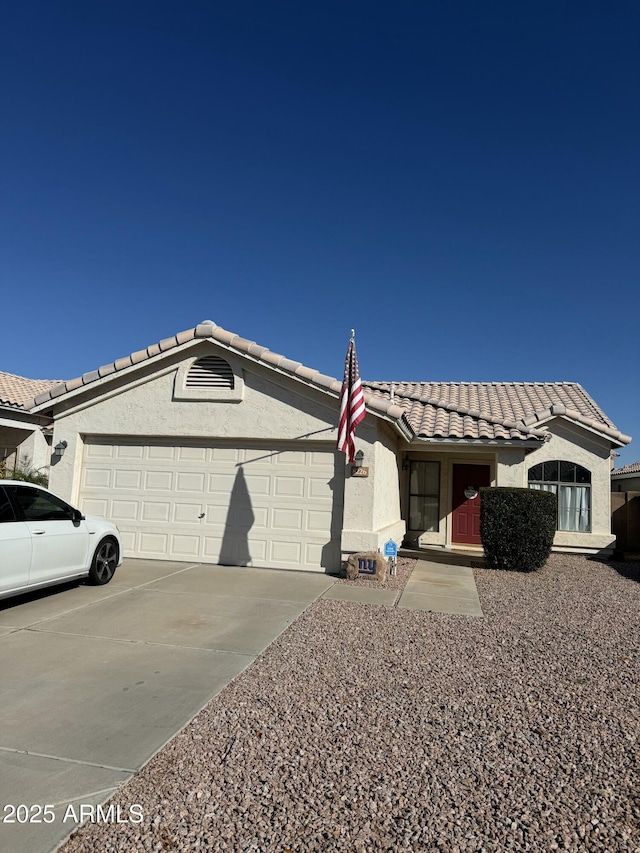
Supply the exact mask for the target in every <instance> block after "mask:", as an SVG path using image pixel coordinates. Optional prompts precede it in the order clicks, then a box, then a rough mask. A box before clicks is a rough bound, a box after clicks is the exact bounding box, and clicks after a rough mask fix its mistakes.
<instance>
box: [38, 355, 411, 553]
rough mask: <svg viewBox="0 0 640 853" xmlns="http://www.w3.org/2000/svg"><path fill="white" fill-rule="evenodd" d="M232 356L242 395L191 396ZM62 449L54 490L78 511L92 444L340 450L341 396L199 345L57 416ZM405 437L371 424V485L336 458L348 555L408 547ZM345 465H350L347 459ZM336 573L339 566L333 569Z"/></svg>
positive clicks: (71, 403) (121, 377)
mask: <svg viewBox="0 0 640 853" xmlns="http://www.w3.org/2000/svg"><path fill="white" fill-rule="evenodd" d="M208 354H219V355H223V356H224V358H225V359H226V360H227V361H228V362H229V363H230V364H231V366H232V368H233V371H234V375H235V379H236V382H235V389H234V392H233V393H232V394H230V393H229V392H228V391H226V392H225V391H221V392H219V393H218V391H217V390H216V389H207V390H205V391H203V390H202V389H195V390H194V391H193V392H192V391H191V390H190V389H185V387H184V377H185V375H186V372H187V369H188V367H189V365H190V364H191V363H193V361H194V360H195V359H196V358H199V357H202V356H204V355H208ZM54 414H55V434H54V442H55V443H57V442H59V441H66V442H67V449H66V452H65V454H64V456H63V458H62V459H60V460H58V461H57V462H56V464H55V465H53V466H52V468H51V477H50V487H51V488H52V490H53V491H55V492H57V493H58V494H60V495H61V496H62V497H65V498H67V499H68V500H70V501H71V502H73V503H77V502H78V499H79V495H80V490H81V473H82V465H83V456H84V445H85V441H86V440H87V439H90V438H92V437H96V436H100V437H105V436H106V437H109V436H110V437H113V440H114V443H116V442H118V441H119V440H121V439H124V438H132V437H148V438H149V439H155V440H158V439H163V440H165V441H166V442H167V443H169V442H170V441H171V440H172V439H210V438H213V437H215V438H217V439H228V440H229V441H230V442H238V443H246V442H251V441H256V442H258V441H259V442H265V441H270V440H272V441H277V442H282V443H284V444H286V445H287V446H290V445H298V444H299V445H300V446H301V447H304V446H305V445H309V446H310V445H311V443H313V445H314V446H318V445H320V446H323V447H325V448H326V449H327V450H331V451H333V450H334V448H335V444H336V439H337V420H338V401H337V398H336V396H335V395H332V394H328V393H323V392H322V391H320V390H318V389H316V388H311V387H309V385H308V384H306V383H305V382H304V381H297V380H296V379H294V378H292V377H291V376H288V375H284V374H281V373H279V372H278V371H275V370H270V369H269V368H267V367H265V366H264V365H262V364H254V363H252V362H251V361H250V360H249V359H246V360H245V359H242V358H238V357H237V356H236V355H234V354H230V353H228V352H226V351H225V350H224V348H222V347H219V346H217V345H215V344H213V343H211V342H209V341H199V342H196V343H192V344H189V345H186V346H184V347H181V348H178V349H176V350H172V351H171V352H170V353H167V354H163V355H161V356H159V357H157V358H155V359H150V360H148V361H146V362H144V363H143V364H142V365H139V366H138V367H136V368H131V369H130V370H128V371H123V372H122V373H118V374H115V375H111V376H108V377H105V378H104V379H102V380H99V381H98V382H96V383H92V384H91V385H90V386H89V387H86V388H81V389H79V391H78V392H77V393H74V394H69V395H66V396H65V398H64V399H63V400H61V401H60V403H59V404H58V405H56V406H55V408H54ZM398 440H399V438H398V436H397V434H396V433H395V432H394V431H393V429H392V428H391V427H390V426H389V425H388V424H387V423H385V422H384V421H383V420H382V419H381V418H378V417H376V416H374V415H371V414H369V415H367V417H366V418H365V421H364V422H363V423H362V424H361V425H360V427H359V429H358V435H357V439H356V443H357V447H358V449H362V450H363V452H364V454H365V465H366V466H367V467H368V468H369V477H367V478H358V477H352V476H351V475H350V471H351V466H348V465H346V464H344V465H343V464H342V460H345V457H344V456H343V455H342V454H337V460H338V461H337V465H336V477H341V478H343V480H344V482H341V483H339V484H336V485H337V487H339V490H340V492H342V489H343V488H344V506H343V508H342V512H343V518H340V519H339V525H340V527H341V529H342V531H343V532H342V540H341V548H342V552H343V556H345V557H346V555H347V554H348V553H352V552H354V551H359V550H371V549H373V550H376V549H378V548H381V547H382V546H383V545H384V543H385V542H386V541H387V540H388V539H390V538H391V539H394V540H395V541H396V542H397V544H398V545H399V544H400V543H401V542H402V539H403V536H404V531H405V526H404V522H403V520H402V518H401V515H400V499H399V486H398V472H397V443H398ZM345 461H346V460H345ZM334 568H335V569H336V570H337V569H338V568H339V566H335V567H334Z"/></svg>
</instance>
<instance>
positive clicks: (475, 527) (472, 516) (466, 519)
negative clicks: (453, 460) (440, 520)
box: [451, 465, 491, 545]
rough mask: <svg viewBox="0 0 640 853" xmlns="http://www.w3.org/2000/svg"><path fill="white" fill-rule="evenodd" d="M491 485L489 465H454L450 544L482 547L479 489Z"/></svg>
mask: <svg viewBox="0 0 640 853" xmlns="http://www.w3.org/2000/svg"><path fill="white" fill-rule="evenodd" d="M490 485H491V468H490V466H489V465H454V466H453V484H452V488H451V493H452V515H453V530H452V533H451V542H452V543H454V544H459V545H482V540H481V539H480V491H479V490H480V487H481V486H490Z"/></svg>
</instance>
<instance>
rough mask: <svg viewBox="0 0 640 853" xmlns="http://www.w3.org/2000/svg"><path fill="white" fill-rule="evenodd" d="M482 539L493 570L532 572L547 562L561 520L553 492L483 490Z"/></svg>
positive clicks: (481, 508)
mask: <svg viewBox="0 0 640 853" xmlns="http://www.w3.org/2000/svg"><path fill="white" fill-rule="evenodd" d="M480 492H481V503H480V538H481V539H482V545H483V548H484V557H485V564H486V565H487V566H488V567H489V568H492V569H512V570H515V571H521V572H532V571H535V570H536V569H539V568H541V567H542V566H544V564H545V563H546V562H547V560H548V558H549V554H550V553H551V546H552V545H553V537H554V534H555V532H556V519H557V517H558V509H557V498H556V496H555V494H554V493H553V492H543V491H540V490H537V489H512V488H507V487H504V486H502V487H501V486H498V487H487V488H483V489H481V490H480Z"/></svg>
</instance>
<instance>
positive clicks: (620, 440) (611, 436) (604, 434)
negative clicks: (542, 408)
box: [533, 414, 631, 447]
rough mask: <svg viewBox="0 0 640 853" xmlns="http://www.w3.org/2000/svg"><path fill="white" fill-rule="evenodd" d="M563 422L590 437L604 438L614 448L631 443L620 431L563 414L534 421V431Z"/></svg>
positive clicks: (629, 438) (629, 437) (628, 437)
mask: <svg viewBox="0 0 640 853" xmlns="http://www.w3.org/2000/svg"><path fill="white" fill-rule="evenodd" d="M558 419H560V420H563V421H568V422H569V423H571V424H574V425H575V426H577V427H580V429H583V430H585V431H586V432H590V433H592V435H597V436H598V437H599V438H604V439H605V440H606V441H608V442H610V443H611V445H612V446H614V447H626V445H627V444H629V443H630V442H631V436H630V435H625V434H624V433H622V432H620V430H617V429H612V428H610V427H605V426H603V427H598V426H596V425H594V424H593V423H587V422H586V419H585V420H582V419H581V418H576V417H572V416H571V415H564V414H550V415H549V416H548V417H546V418H543V419H542V420H539V421H536V423H535V424H534V425H533V426H534V428H535V429H538V428H539V427H540V426H542V425H544V424H548V423H550V422H551V421H555V420H558Z"/></svg>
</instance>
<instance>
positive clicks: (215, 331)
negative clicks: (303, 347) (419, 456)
mask: <svg viewBox="0 0 640 853" xmlns="http://www.w3.org/2000/svg"><path fill="white" fill-rule="evenodd" d="M207 338H209V339H211V340H213V341H216V342H217V343H219V344H222V345H223V346H225V347H226V348H227V349H228V350H230V351H231V352H233V351H235V352H238V353H241V354H243V355H249V356H251V357H252V358H253V359H255V360H256V361H258V362H261V363H263V364H266V365H269V366H270V367H273V368H276V369H277V370H279V371H281V372H282V373H285V374H289V375H291V376H294V377H296V378H298V379H301V380H303V381H304V382H306V383H307V384H309V385H314V386H316V387H318V388H321V389H322V390H323V391H333V392H334V393H335V394H336V395H339V394H340V391H341V388H342V382H341V381H339V380H337V379H334V378H333V377H331V376H325V375H324V374H323V373H320V371H319V370H313V369H312V368H309V367H305V366H304V365H303V364H301V363H300V362H299V361H292V360H291V359H288V358H286V357H285V356H283V355H278V353H275V352H271V350H269V349H267V348H266V347H263V346H260V345H258V344H256V343H255V341H249V340H247V339H246V338H241V337H240V336H239V335H236V334H235V333H234V332H228V331H226V329H223V328H222V326H218V325H216V324H215V323H214V322H213V321H212V320H203V321H202V323H199V324H198V325H197V326H196V327H195V329H187V330H186V331H184V332H179V333H178V334H177V335H174V336H173V337H171V338H165V339H164V340H162V341H160V342H159V343H157V344H153V345H152V346H150V347H147V348H146V349H144V350H139V351H138V352H134V353H132V354H131V355H128V356H126V357H125V358H120V359H118V360H117V361H114V362H112V363H111V364H105V365H103V366H102V367H99V368H98V370H93V371H91V372H90V373H85V374H84V375H82V376H79V377H77V378H76V379H70V380H69V381H67V382H59V383H49V384H50V386H51V387H46V388H42V389H40V390H39V392H38V393H36V394H35V395H33V393H32V396H33V399H32V400H30V401H29V404H28V408H36V407H39V406H43V405H45V404H47V403H48V402H52V401H54V400H56V398H58V397H60V396H62V395H63V394H67V393H69V392H71V391H75V390H77V389H78V388H82V387H83V386H84V385H90V384H91V383H92V382H96V381H97V380H99V379H102V378H103V377H105V376H109V375H110V374H112V373H117V372H118V371H121V370H126V369H127V368H128V367H132V366H134V365H136V364H140V363H141V362H143V361H147V360H148V359H150V358H153V357H154V356H158V355H160V354H161V353H163V352H166V351H168V350H171V349H174V348H175V347H178V346H181V345H182V344H186V343H189V342H190V341H193V340H196V339H207ZM367 403H368V405H369V408H370V409H371V410H373V411H374V412H376V413H378V414H380V415H383V416H386V417H389V418H390V419H391V420H393V421H395V422H396V423H397V424H398V426H399V428H400V430H401V432H403V433H404V434H406V436H407V437H409V436H410V435H411V427H410V426H409V424H408V422H407V420H406V418H405V414H404V411H403V410H402V409H401V408H400V407H399V406H396V405H394V404H393V403H392V401H391V400H390V399H389V398H387V399H385V398H384V397H381V396H378V397H375V398H373V397H372V398H371V399H370V400H368V401H367Z"/></svg>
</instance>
